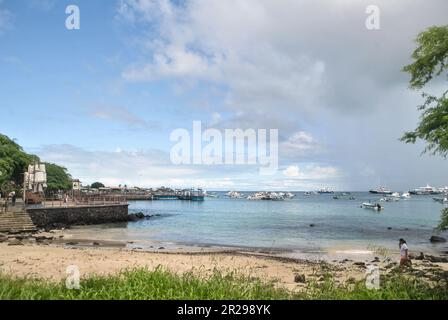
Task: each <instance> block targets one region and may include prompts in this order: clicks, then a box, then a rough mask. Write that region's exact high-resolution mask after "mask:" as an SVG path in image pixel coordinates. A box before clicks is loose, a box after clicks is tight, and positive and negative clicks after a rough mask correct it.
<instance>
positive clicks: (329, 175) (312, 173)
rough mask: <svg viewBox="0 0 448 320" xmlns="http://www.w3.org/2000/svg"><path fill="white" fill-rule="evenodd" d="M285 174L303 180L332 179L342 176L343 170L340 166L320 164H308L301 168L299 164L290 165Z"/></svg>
mask: <svg viewBox="0 0 448 320" xmlns="http://www.w3.org/2000/svg"><path fill="white" fill-rule="evenodd" d="M283 175H284V176H286V177H288V178H295V179H303V180H331V179H335V178H339V177H341V175H342V174H341V172H340V170H339V169H338V168H335V167H331V166H320V165H317V164H308V165H305V166H304V167H303V169H300V168H299V166H298V165H291V166H288V167H287V168H286V169H285V170H284V171H283Z"/></svg>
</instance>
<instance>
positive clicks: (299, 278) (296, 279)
mask: <svg viewBox="0 0 448 320" xmlns="http://www.w3.org/2000/svg"><path fill="white" fill-rule="evenodd" d="M294 282H297V283H305V282H306V277H305V275H304V274H295V275H294Z"/></svg>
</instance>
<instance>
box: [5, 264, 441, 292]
mask: <svg viewBox="0 0 448 320" xmlns="http://www.w3.org/2000/svg"><path fill="white" fill-rule="evenodd" d="M325 279H326V280H325V281H324V282H322V283H318V282H311V283H308V285H307V289H305V290H302V291H298V292H291V291H288V290H286V289H283V288H278V287H276V286H274V284H273V283H267V282H263V281H262V280H259V279H254V278H249V277H241V276H238V275H237V274H236V273H231V274H228V275H223V274H221V273H219V272H217V271H215V272H214V273H213V274H212V275H211V276H209V277H199V276H196V275H193V274H192V273H186V274H183V275H177V274H174V273H172V272H169V271H166V270H163V269H162V268H158V269H156V270H155V271H149V270H147V269H135V270H129V271H124V272H122V273H120V274H119V275H116V276H92V277H90V278H88V279H85V280H81V289H80V290H69V289H66V287H65V283H64V282H61V283H52V282H48V281H45V280H32V279H20V278H11V277H9V276H1V275H0V300H3V299H60V300H61V299H71V300H74V299H88V300H102V299H114V300H131V299H132V300H142V299H144V300H180V299H186V300H204V299H208V300H217V299H224V300H227V299H236V300H272V299H276V300H288V299H319V300H323V299H344V300H345V299H350V300H366V299H372V300H374V299H376V300H385V299H400V300H406V299H443V300H446V299H448V282H447V279H446V277H445V278H444V277H441V278H440V279H439V280H438V281H433V282H432V283H429V282H427V281H426V280H424V279H422V278H421V277H416V276H412V275H406V274H402V273H396V274H392V275H391V276H387V277H384V278H383V279H382V280H381V283H380V289H378V290H375V289H368V288H367V287H366V286H365V282H364V281H362V280H360V281H354V282H352V283H348V284H345V285H340V284H337V283H336V281H335V280H334V278H333V277H332V276H331V275H330V274H329V275H328V276H326V277H325Z"/></svg>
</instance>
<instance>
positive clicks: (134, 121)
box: [88, 105, 155, 129]
mask: <svg viewBox="0 0 448 320" xmlns="http://www.w3.org/2000/svg"><path fill="white" fill-rule="evenodd" d="M88 113H89V114H90V115H91V116H93V117H95V118H99V119H103V120H109V121H113V122H118V123H123V124H126V125H127V126H129V127H131V128H137V129H152V128H154V126H155V125H154V124H152V123H149V122H148V121H146V120H145V119H143V118H141V117H138V116H136V115H134V114H133V113H132V112H130V111H129V110H128V109H127V108H124V107H115V106H104V105H96V106H94V107H92V108H90V109H89V111H88Z"/></svg>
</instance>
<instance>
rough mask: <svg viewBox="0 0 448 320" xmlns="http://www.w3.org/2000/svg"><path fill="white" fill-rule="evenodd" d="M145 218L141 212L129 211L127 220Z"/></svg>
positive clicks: (132, 220)
mask: <svg viewBox="0 0 448 320" xmlns="http://www.w3.org/2000/svg"><path fill="white" fill-rule="evenodd" d="M144 218H145V215H144V213H143V212H137V213H131V214H129V215H128V221H131V222H134V221H138V220H142V219H144Z"/></svg>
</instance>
